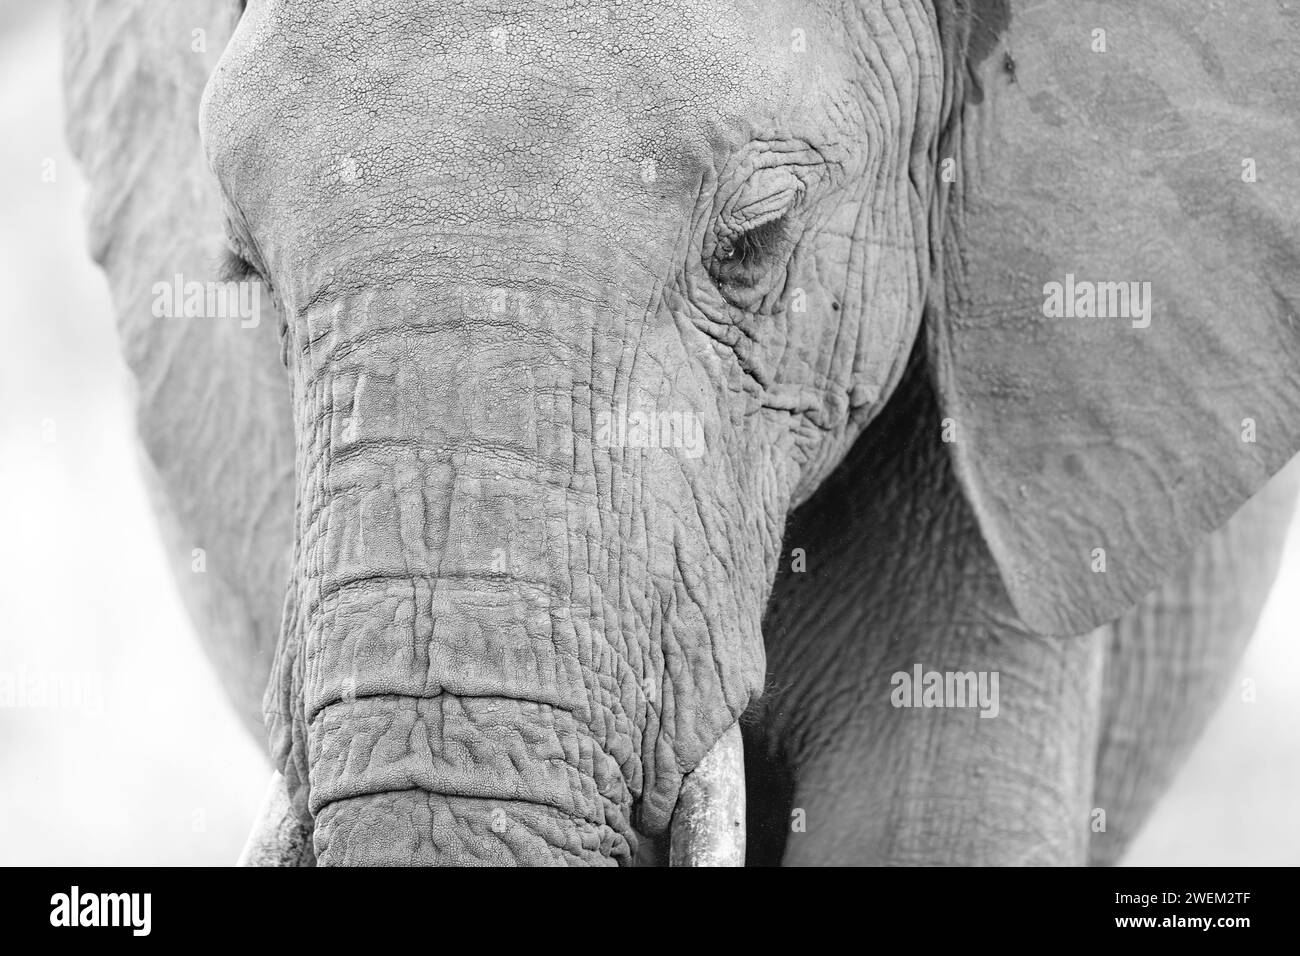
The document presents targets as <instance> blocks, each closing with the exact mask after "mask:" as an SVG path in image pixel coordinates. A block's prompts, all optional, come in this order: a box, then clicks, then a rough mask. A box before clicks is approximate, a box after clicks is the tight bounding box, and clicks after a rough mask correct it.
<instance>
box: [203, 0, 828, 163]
mask: <svg viewBox="0 0 1300 956" xmlns="http://www.w3.org/2000/svg"><path fill="white" fill-rule="evenodd" d="M764 9H765V5H760V7H759V8H758V9H757V10H756V11H747V12H746V14H745V15H743V16H742V15H741V14H740V13H738V12H737V10H736V9H735V8H734V7H732V6H731V5H729V4H720V5H712V4H710V5H706V4H700V3H697V2H691V0H686V2H684V0H668V2H657V3H656V4H655V5H654V6H653V7H652V6H649V5H647V4H643V3H631V2H629V3H618V4H611V5H606V6H592V5H587V4H576V3H537V2H531V3H514V4H511V3H505V4H502V3H491V4H488V3H482V2H467V3H455V4H444V3H439V4H425V3H412V2H410V0H404V2H399V0H386V2H348V3H338V2H332V0H315V2H304V0H295V2H282V0H268V2H266V3H265V4H263V5H261V6H255V7H253V8H250V10H249V12H248V13H247V14H246V15H245V21H244V23H243V24H242V25H241V29H240V33H239V34H238V35H237V36H236V38H235V43H234V44H232V51H231V53H230V54H228V55H227V61H228V62H227V66H228V67H231V68H232V69H230V70H228V71H227V74H228V75H227V76H226V77H225V80H226V82H227V83H230V84H231V85H232V86H241V85H242V86H243V87H246V88H247V89H248V90H249V91H250V93H252V94H253V95H254V96H255V102H251V103H246V104H243V107H244V108H243V109H241V110H239V112H241V113H243V114H244V115H245V116H246V115H247V110H248V109H253V110H255V111H257V112H259V113H261V114H264V115H267V114H269V115H270V116H272V117H273V118H274V120H275V121H276V122H277V125H279V126H280V127H281V128H282V131H283V133H284V134H285V135H286V138H287V139H288V140H289V141H290V142H293V141H295V140H299V141H301V140H303V139H310V138H311V137H312V136H314V135H318V134H319V132H320V131H321V128H322V127H324V128H328V127H330V126H346V127H347V128H348V129H352V130H356V129H358V127H360V129H361V130H362V131H364V130H366V129H367V128H369V129H373V130H374V131H375V132H377V133H379V134H381V135H382V134H383V133H384V132H386V129H385V127H387V126H389V125H390V124H395V123H402V124H407V125H408V126H409V125H410V124H414V128H416V129H420V128H423V127H429V128H430V132H431V133H436V132H437V130H436V126H437V124H438V122H439V121H440V120H443V121H445V120H446V118H449V117H450V118H453V119H454V121H455V122H457V123H460V124H463V123H464V122H465V121H466V120H469V119H472V120H475V121H476V122H477V125H478V126H479V128H478V129H476V130H475V132H478V133H486V134H488V135H486V136H485V137H484V138H483V140H482V145H483V146H484V148H489V147H499V146H501V145H517V144H519V143H522V142H525V141H529V140H535V139H537V138H538V137H539V136H540V137H545V138H547V139H549V140H550V141H552V142H554V143H556V144H557V145H560V144H562V145H564V146H566V147H568V149H569V152H570V154H571V155H572V153H573V150H574V147H576V146H580V145H583V144H594V145H595V148H597V149H601V150H605V151H618V150H620V149H622V150H624V151H635V150H636V148H637V146H638V144H637V140H638V139H639V138H641V137H651V138H654V139H656V140H660V141H664V142H666V143H668V144H671V145H673V146H676V147H678V149H679V150H680V149H682V148H684V147H689V146H692V145H693V146H695V147H696V148H697V149H698V148H699V147H701V146H707V145H711V144H712V143H713V141H714V140H715V139H716V137H717V132H718V130H717V127H718V126H719V125H720V122H721V124H722V125H726V122H727V119H728V118H729V117H744V118H745V119H750V118H751V117H753V115H754V114H755V113H756V112H761V113H770V112H772V111H773V110H774V109H779V108H780V107H781V106H782V105H784V104H782V103H780V102H774V100H779V99H781V98H782V93H784V92H785V91H788V90H790V89H791V87H792V86H794V85H796V83H795V79H796V75H798V76H805V75H807V73H808V63H807V62H795V60H793V59H792V58H791V56H789V54H788V50H787V49H786V42H785V41H786V37H787V33H788V31H787V30H786V29H785V27H784V24H783V23H782V22H780V21H779V19H778V18H775V17H773V16H772V15H771V14H766V15H763V10H764ZM304 98H305V99H306V100H308V101H310V102H313V103H319V104H321V108H320V109H316V110H312V109H305V108H304V107H303V102H304ZM358 121H360V123H359V122H358Z"/></svg>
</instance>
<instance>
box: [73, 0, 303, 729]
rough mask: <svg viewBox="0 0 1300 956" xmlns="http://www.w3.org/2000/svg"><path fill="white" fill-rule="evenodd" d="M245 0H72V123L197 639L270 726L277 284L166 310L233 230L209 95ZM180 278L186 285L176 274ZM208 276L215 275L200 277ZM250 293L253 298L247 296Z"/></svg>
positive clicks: (202, 274) (282, 576) (278, 414)
mask: <svg viewBox="0 0 1300 956" xmlns="http://www.w3.org/2000/svg"><path fill="white" fill-rule="evenodd" d="M242 8H243V4H242V3H241V2H240V0H166V2H157V0H75V2H69V3H68V4H66V6H65V8H64V13H65V21H64V85H65V101H66V104H67V135H68V139H69V142H70V145H71V146H72V150H73V152H74V154H75V155H76V157H77V160H78V162H79V164H80V166H81V169H82V172H83V173H84V174H85V177H86V179H87V180H88V182H89V187H90V188H89V196H88V201H87V208H86V217H87V220H88V228H89V233H90V252H91V255H92V256H93V257H94V258H95V260H96V262H98V263H99V265H100V266H101V267H102V268H103V270H104V273H105V275H106V276H107V278H108V283H109V287H110V289H111V291H112V297H113V304H114V308H115V311H116V313H117V327H118V332H119V334H120V338H121V342H122V350H123V353H124V356H125V359H126V363H127V366H128V367H129V369H130V371H131V373H132V376H133V378H134V380H135V384H136V386H137V388H136V392H137V410H136V421H137V426H138V430H139V434H140V438H141V443H142V446H143V452H144V455H143V456H142V464H143V469H144V474H145V479H146V483H147V484H148V486H149V490H150V493H151V497H152V499H153V504H154V506H155V508H156V509H157V510H158V511H159V513H160V515H161V516H162V519H163V520H162V526H163V533H164V544H165V546H166V549H167V551H168V554H169V557H170V559H171V564H172V567H173V569H174V571H175V573H176V577H177V579H178V581H179V583H180V585H181V587H180V590H181V592H182V595H183V596H184V598H185V600H186V604H187V606H188V609H189V610H190V612H191V615H192V616H193V618H194V621H195V624H196V627H197V630H198V633H199V637H200V639H201V640H202V641H203V642H204V644H205V645H206V648H207V650H208V653H209V655H210V656H212V657H213V658H214V663H215V664H216V666H217V669H218V671H219V672H220V673H221V676H222V677H223V684H224V686H225V688H226V690H227V691H228V692H229V693H231V695H232V696H233V697H234V699H235V703H236V706H237V707H238V709H239V711H240V713H241V715H242V716H244V718H245V720H246V723H247V725H248V726H249V727H250V729H253V730H254V731H255V732H256V733H257V735H258V736H259V737H261V736H263V733H262V731H261V724H262V718H261V709H262V708H261V697H262V691H263V689H264V687H265V686H266V676H267V673H268V672H269V670H270V663H271V654H272V651H273V649H274V647H275V641H276V636H277V634H278V631H279V618H280V613H281V609H282V607H283V595H284V585H285V582H286V581H287V579H288V573H289V572H288V569H289V558H290V547H291V542H292V514H293V480H292V476H293V430H292V416H291V412H290V404H289V401H290V400H289V390H288V383H287V378H286V376H285V374H284V369H283V368H282V367H281V365H280V361H279V354H280V353H279V341H278V340H279V336H278V317H277V315H276V314H275V310H274V307H273V305H272V304H271V303H270V302H269V299H270V297H269V296H260V297H259V298H260V300H261V302H262V307H261V309H260V311H258V312H257V313H256V315H257V322H256V324H255V325H252V326H251V327H250V321H251V320H249V319H247V318H246V317H245V316H244V315H242V314H241V315H240V316H238V317H235V318H230V317H213V316H203V317H198V316H193V317H185V316H183V315H179V314H175V312H176V311H177V310H179V309H180V305H179V304H178V303H175V302H173V303H172V308H170V309H167V308H164V309H162V310H161V311H163V312H164V313H166V312H168V311H170V312H172V313H173V314H172V315H170V316H165V317H164V316H160V315H158V314H156V310H155V305H156V304H157V299H156V296H157V292H158V289H159V288H168V289H174V288H175V285H176V283H177V282H178V281H179V282H181V283H191V282H198V283H205V284H206V283H208V282H210V281H213V280H216V279H218V277H219V274H220V272H221V261H222V255H223V249H224V246H225V239H224V234H223V228H222V216H221V205H220V201H219V196H218V192H217V186H216V182H215V180H214V178H213V177H212V175H211V173H210V172H209V171H208V168H207V161H206V159H205V157H204V153H203V149H202V146H201V145H200V142H199V125H198V115H199V100H200V98H201V96H202V94H203V89H204V86H205V84H206V83H207V79H208V76H209V75H210V73H211V72H212V69H213V67H214V66H215V65H216V63H217V60H218V59H219V58H220V56H221V53H222V51H223V50H224V48H225V46H226V43H227V42H228V40H229V38H230V36H231V34H232V33H233V32H234V29H235V27H236V25H237V23H238V21H239V15H240V11H241V10H242ZM178 276H179V277H180V279H179V280H178V279H177V277H178ZM205 287H206V286H205ZM250 298H251V296H250Z"/></svg>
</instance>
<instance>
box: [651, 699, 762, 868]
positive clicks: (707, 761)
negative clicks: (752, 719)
mask: <svg viewBox="0 0 1300 956" xmlns="http://www.w3.org/2000/svg"><path fill="white" fill-rule="evenodd" d="M670 829H671V836H670V842H669V848H668V865H669V866H744V865H745V748H744V744H743V742H742V741H741V736H740V724H733V725H732V726H731V729H730V730H728V731H727V732H726V733H725V734H723V735H722V737H721V738H720V739H719V740H718V742H717V743H716V744H714V745H713V749H712V750H710V751H709V752H708V753H707V754H705V755H704V759H703V760H701V761H700V764H699V766H698V767H696V768H695V769H694V770H692V771H691V772H690V773H689V774H688V775H687V777H686V780H685V782H684V783H683V784H682V792H681V796H679V797H678V798H677V807H676V809H674V810H673V819H672V823H671V827H670Z"/></svg>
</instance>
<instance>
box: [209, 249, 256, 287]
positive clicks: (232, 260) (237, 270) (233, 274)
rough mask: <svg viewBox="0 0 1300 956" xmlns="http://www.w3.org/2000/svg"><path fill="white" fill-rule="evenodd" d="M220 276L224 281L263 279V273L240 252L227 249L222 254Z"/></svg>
mask: <svg viewBox="0 0 1300 956" xmlns="http://www.w3.org/2000/svg"><path fill="white" fill-rule="evenodd" d="M218 274H219V278H220V279H221V281H222V282H243V281H245V280H247V279H261V278H262V274H261V273H260V272H258V271H257V266H255V265H253V264H252V263H251V262H249V261H248V260H247V259H245V258H244V257H243V256H241V255H240V254H239V253H238V252H236V251H235V250H233V249H226V250H224V252H222V255H221V265H220V267H219V273H218Z"/></svg>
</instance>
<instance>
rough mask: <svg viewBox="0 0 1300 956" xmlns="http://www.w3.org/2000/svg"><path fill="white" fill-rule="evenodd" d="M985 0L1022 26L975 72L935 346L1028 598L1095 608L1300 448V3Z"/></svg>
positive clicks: (1112, 600)
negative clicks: (1094, 297)
mask: <svg viewBox="0 0 1300 956" xmlns="http://www.w3.org/2000/svg"><path fill="white" fill-rule="evenodd" d="M969 12H973V15H974V16H976V17H979V16H980V15H981V13H983V14H984V20H983V22H984V23H985V24H987V23H990V22H1001V23H1002V24H1003V26H1004V27H1005V28H1004V29H1003V30H1002V31H1001V45H1000V46H997V47H996V48H992V49H985V50H984V51H983V52H984V53H985V54H987V55H985V56H984V58H983V60H982V63H980V64H975V63H973V62H970V61H969V60H968V61H967V62H966V64H965V65H966V69H962V70H960V71H954V72H955V73H956V74H957V76H956V77H955V78H954V83H955V84H956V86H957V87H958V88H959V89H958V90H957V93H958V96H957V98H956V102H958V103H959V104H961V105H959V106H958V107H956V110H957V113H956V114H955V115H954V116H952V117H951V118H950V123H949V126H948V134H947V136H946V138H945V141H943V142H941V143H940V144H939V148H938V153H939V160H940V167H939V168H940V170H941V171H942V170H943V169H944V166H943V164H942V161H943V159H945V158H947V157H953V158H955V159H956V162H955V164H949V166H948V168H949V169H955V171H956V176H955V179H954V178H953V177H951V176H949V177H943V176H941V178H944V179H950V180H952V182H951V183H950V184H949V185H947V186H944V187H941V188H943V189H944V190H946V192H945V194H944V196H943V198H942V199H941V201H940V204H939V206H938V207H936V208H937V211H936V215H937V216H938V217H939V218H940V220H941V222H942V227H943V228H942V233H943V238H942V242H941V245H940V247H939V249H938V252H937V255H936V259H937V263H938V265H937V268H938V272H937V280H938V281H936V283H935V287H934V291H933V292H932V295H931V302H930V307H929V313H930V314H929V319H928V326H927V330H928V331H927V335H928V343H929V344H928V348H929V357H928V360H929V363H930V367H931V374H932V378H933V381H934V384H935V388H936V391H937V392H938V395H939V400H940V405H941V408H942V410H943V414H944V416H945V418H946V419H950V421H945V422H944V425H945V435H946V436H947V437H948V439H949V440H951V442H952V443H951V451H952V453H953V455H954V456H955V465H956V471H957V474H958V476H959V479H960V481H961V483H962V486H963V489H964V491H965V493H966V495H967V497H968V498H969V500H970V502H971V504H972V506H973V508H974V510H975V512H976V514H977V515H978V518H979V521H980V525H981V528H982V530H983V533H984V535H985V537H986V539H987V541H988V544H989V547H990V549H991V551H992V553H993V555H994V557H995V559H996V560H997V562H998V564H999V566H1000V570H1001V572H1002V577H1003V580H1004V582H1005V584H1006V586H1007V589H1008V591H1009V593H1010V596H1011V598H1012V601H1013V603H1014V605H1015V607H1016V609H1017V611H1018V612H1019V613H1020V615H1021V616H1022V618H1023V619H1024V621H1025V623H1027V624H1028V625H1029V626H1030V627H1031V628H1033V629H1034V630H1036V631H1038V632H1040V633H1053V634H1077V633H1083V632H1085V631H1087V630H1089V629H1091V628H1092V627H1094V626H1096V625H1098V624H1101V623H1104V622H1106V621H1109V620H1112V619H1114V618H1115V617H1117V616H1118V615H1119V614H1120V613H1122V612H1123V611H1124V610H1125V609H1126V608H1128V607H1129V606H1130V605H1132V604H1133V603H1134V602H1135V601H1136V600H1137V599H1138V598H1140V597H1141V596H1142V595H1143V594H1144V593H1146V592H1147V591H1149V590H1150V589H1151V588H1153V587H1154V586H1156V585H1157V584H1158V583H1159V582H1160V581H1161V579H1162V578H1163V577H1164V576H1166V575H1167V574H1168V573H1170V572H1171V571H1172V570H1174V568H1175V567H1176V566H1177V565H1178V564H1179V563H1180V562H1181V561H1182V560H1183V559H1184V558H1185V557H1186V556H1187V555H1188V553H1189V552H1190V550H1191V548H1192V547H1193V546H1194V545H1195V544H1196V542H1197V541H1198V540H1200V538H1201V537H1202V536H1203V535H1205V534H1206V533H1207V532H1208V531H1210V530H1211V529H1213V528H1216V527H1218V526H1219V525H1221V524H1222V523H1223V522H1224V521H1225V520H1226V519H1227V518H1228V517H1229V516H1230V515H1231V514H1232V513H1233V512H1234V511H1235V510H1236V509H1237V508H1238V507H1239V506H1240V505H1241V504H1242V503H1243V502H1244V501H1245V500H1246V499H1247V498H1249V497H1250V496H1251V495H1252V494H1254V493H1255V492H1256V491H1258V490H1259V489H1260V488H1261V487H1262V486H1263V485H1264V483H1265V482H1266V481H1267V480H1268V479H1269V477H1270V476H1271V475H1273V474H1274V473H1275V472H1276V471H1278V470H1279V469H1280V468H1281V467H1282V466H1283V465H1284V464H1285V463H1286V462H1287V461H1288V459H1290V458H1291V456H1292V455H1293V454H1295V452H1296V451H1297V448H1298V447H1300V319H1297V312H1300V308H1297V305H1298V304H1300V122H1298V120H1300V52H1298V51H1300V9H1288V8H1287V6H1286V5H1285V4H1278V3H1274V2H1271V0H1257V2H1256V0H1235V2H1233V3H1230V4H1212V5H1205V4H1195V3H1186V2H1184V0H1142V2H1141V3H1131V2H1124V3H1121V2H1115V3H1103V2H1081V0H1032V2H1031V0H1012V2H1010V3H1007V2H1003V0H997V2H995V0H975V2H974V4H973V5H972V6H970V7H969ZM1008 13H1009V21H1008V20H1007V17H1006V14H1008ZM966 30H967V34H968V38H969V42H970V45H971V46H973V45H974V40H975V37H976V36H977V33H978V31H976V30H974V29H973V28H972V25H971V23H970V22H969V21H968V22H967V24H966ZM986 46H988V44H986ZM1068 277H1073V279H1072V280H1071V279H1070V278H1068ZM1072 282H1073V289H1071V283H1072ZM1053 283H1059V284H1060V286H1061V288H1060V289H1059V290H1058V289H1057V287H1056V286H1054V285H1053ZM1086 283H1124V284H1125V286H1124V289H1123V290H1121V289H1120V288H1119V287H1112V288H1107V287H1105V286H1102V287H1101V289H1100V291H1101V303H1100V305H1101V306H1102V308H1098V307H1097V305H1096V304H1094V305H1093V306H1091V314H1103V313H1110V314H1113V315H1114V317H1110V318H1101V317H1094V318H1087V317H1084V316H1085V315H1087V314H1090V307H1089V303H1088V301H1087V290H1088V285H1086ZM1130 283H1137V284H1138V285H1137V286H1136V287H1134V286H1130V285H1128V284H1130ZM1146 283H1149V285H1146ZM1135 289H1136V291H1137V292H1138V293H1139V295H1138V297H1135V298H1134V299H1133V300H1131V301H1130V302H1129V303H1128V309H1127V310H1126V309H1125V308H1124V302H1123V299H1122V294H1123V292H1124V291H1127V292H1130V293H1131V292H1133V291H1134V290H1135ZM1148 289H1149V292H1150V298H1149V299H1147V298H1145V296H1144V293H1145V291H1146V290H1148ZM1094 291H1097V290H1096V289H1094ZM1058 292H1059V297H1058V296H1057V293H1058ZM1067 296H1069V298H1070V299H1072V300H1073V305H1074V308H1073V309H1071V308H1070V307H1069V305H1068V304H1066V303H1065V301H1064V300H1065V299H1066V297H1067ZM1112 297H1113V299H1114V301H1113V302H1112V301H1111V299H1112ZM1148 303H1149V308H1150V312H1149V325H1148V324H1147V316H1146V314H1144V310H1145V309H1146V307H1147V305H1148ZM1058 311H1059V312H1061V313H1064V314H1062V315H1060V316H1059V317H1055V316H1057V313H1058ZM1049 315H1050V316H1053V317H1049ZM1069 316H1074V317H1069Z"/></svg>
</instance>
